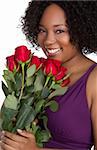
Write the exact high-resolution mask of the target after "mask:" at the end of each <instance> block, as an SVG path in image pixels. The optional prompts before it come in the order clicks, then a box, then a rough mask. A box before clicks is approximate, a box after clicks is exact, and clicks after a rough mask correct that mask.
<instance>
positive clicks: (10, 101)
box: [4, 94, 18, 110]
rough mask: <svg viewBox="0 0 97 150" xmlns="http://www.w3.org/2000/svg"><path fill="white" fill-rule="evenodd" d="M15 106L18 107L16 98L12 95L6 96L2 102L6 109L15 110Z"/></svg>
mask: <svg viewBox="0 0 97 150" xmlns="http://www.w3.org/2000/svg"><path fill="white" fill-rule="evenodd" d="M17 105H18V101H17V98H16V97H15V96H14V95H13V94H12V95H8V96H7V98H6V99H5V101H4V106H5V107H6V108H10V109H13V110H17Z"/></svg>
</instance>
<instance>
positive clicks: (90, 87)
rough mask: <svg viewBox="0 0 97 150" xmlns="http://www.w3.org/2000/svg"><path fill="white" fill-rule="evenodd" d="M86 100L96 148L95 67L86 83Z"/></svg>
mask: <svg viewBox="0 0 97 150" xmlns="http://www.w3.org/2000/svg"><path fill="white" fill-rule="evenodd" d="M87 99H88V103H90V105H91V107H90V112H91V119H92V127H93V136H94V146H95V148H96V147H97V67H95V68H94V69H93V71H92V72H91V74H90V76H89V78H88V82H87Z"/></svg>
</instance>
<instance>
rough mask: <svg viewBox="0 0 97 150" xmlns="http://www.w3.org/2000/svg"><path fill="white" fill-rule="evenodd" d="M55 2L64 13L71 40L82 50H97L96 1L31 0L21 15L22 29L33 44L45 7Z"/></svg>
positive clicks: (89, 51)
mask: <svg viewBox="0 0 97 150" xmlns="http://www.w3.org/2000/svg"><path fill="white" fill-rule="evenodd" d="M52 3H55V4H57V5H59V6H60V7H61V8H62V9H63V10H64V13H65V14H66V17H67V25H68V29H69V34H70V40H71V42H72V43H73V44H74V45H76V46H77V47H78V49H79V50H80V51H81V52H82V50H83V52H85V50H86V49H87V50H88V51H87V52H88V53H91V52H96V51H97V1H79V0H76V1H72V0H71V1H68V0H66V1H57V0H38V1H37V0H32V1H31V2H29V5H28V7H27V9H26V11H25V16H23V17H22V21H21V22H22V30H23V33H24V34H25V35H26V38H27V39H28V40H29V41H30V42H31V43H32V45H34V44H33V43H35V44H36V45H38V43H37V34H38V30H39V29H38V26H39V22H40V19H41V17H42V15H43V12H44V10H45V8H46V7H48V6H49V5H51V4H52Z"/></svg>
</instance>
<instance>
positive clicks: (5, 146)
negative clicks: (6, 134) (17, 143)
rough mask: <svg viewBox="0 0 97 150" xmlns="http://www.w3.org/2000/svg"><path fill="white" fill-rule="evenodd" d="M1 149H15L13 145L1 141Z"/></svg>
mask: <svg viewBox="0 0 97 150" xmlns="http://www.w3.org/2000/svg"><path fill="white" fill-rule="evenodd" d="M0 145H1V150H15V149H14V148H13V147H11V146H9V145H7V144H5V143H3V142H1V144H0Z"/></svg>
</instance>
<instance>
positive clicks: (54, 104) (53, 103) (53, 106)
mask: <svg viewBox="0 0 97 150" xmlns="http://www.w3.org/2000/svg"><path fill="white" fill-rule="evenodd" d="M47 106H49V108H50V109H51V111H53V112H56V111H57V110H58V107H59V105H58V103H57V102H56V101H54V100H52V101H49V102H48V103H47V104H46V107H47Z"/></svg>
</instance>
